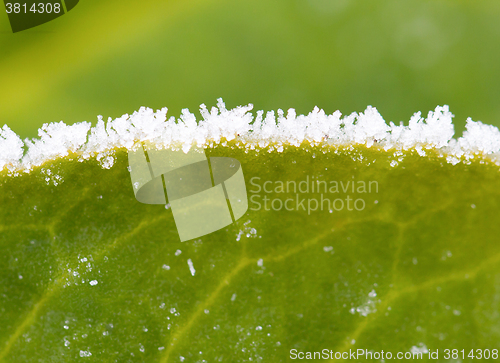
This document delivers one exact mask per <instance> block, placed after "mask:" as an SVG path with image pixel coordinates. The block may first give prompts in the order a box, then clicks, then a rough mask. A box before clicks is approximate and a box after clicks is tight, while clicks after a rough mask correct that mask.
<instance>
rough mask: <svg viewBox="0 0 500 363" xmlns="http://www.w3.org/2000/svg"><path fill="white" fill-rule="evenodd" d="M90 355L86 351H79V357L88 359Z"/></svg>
mask: <svg viewBox="0 0 500 363" xmlns="http://www.w3.org/2000/svg"><path fill="white" fill-rule="evenodd" d="M91 355H92V353H90V352H89V351H88V350H80V357H82V358H83V357H90V356H91Z"/></svg>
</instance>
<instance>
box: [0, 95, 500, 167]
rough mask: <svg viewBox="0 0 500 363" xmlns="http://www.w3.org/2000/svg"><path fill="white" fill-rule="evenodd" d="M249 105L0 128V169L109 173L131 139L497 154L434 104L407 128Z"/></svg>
mask: <svg viewBox="0 0 500 363" xmlns="http://www.w3.org/2000/svg"><path fill="white" fill-rule="evenodd" d="M252 108H253V106H252V105H251V104H250V105H247V106H240V107H236V108H234V109H232V110H227V109H226V106H225V104H224V102H223V101H222V99H219V100H218V102H217V107H212V108H211V109H210V110H208V108H207V107H206V106H205V105H201V106H200V114H201V116H202V119H200V120H197V119H196V116H195V115H194V114H193V113H191V112H190V111H189V110H188V109H184V110H182V113H181V116H180V118H179V119H178V120H176V119H175V118H174V117H170V118H169V119H168V120H167V109H166V108H163V109H161V110H157V111H156V112H154V111H153V110H152V109H150V108H146V107H141V108H140V109H139V110H138V111H136V112H134V113H133V114H132V115H128V114H125V115H123V116H121V117H119V118H117V119H115V120H112V119H108V121H107V122H104V121H103V118H102V116H99V117H98V122H97V125H96V126H95V127H91V125H90V123H88V122H81V123H77V124H74V125H71V126H68V125H66V124H64V123H63V122H62V121H61V122H58V123H51V124H44V125H43V126H42V128H41V129H40V130H39V131H38V135H39V137H40V138H39V139H33V140H28V139H26V140H24V142H23V141H22V140H21V139H20V138H19V136H17V135H16V134H15V133H14V132H13V131H12V130H11V129H10V128H9V127H8V126H6V125H5V126H3V128H1V129H0V170H2V169H4V168H8V169H9V170H10V171H12V172H16V171H26V172H28V171H30V170H31V169H32V168H33V167H34V166H38V165H42V164H43V163H45V162H46V161H49V160H54V159H56V158H59V157H63V156H66V155H68V154H69V153H77V154H78V155H79V156H80V157H81V158H83V159H88V158H90V157H92V156H96V157H97V159H98V160H103V162H102V163H101V165H102V166H103V167H106V168H110V167H112V165H113V163H112V161H114V159H113V160H110V156H109V155H110V152H111V153H112V151H113V149H115V148H126V149H132V148H133V147H134V145H136V144H137V143H138V142H145V143H147V144H151V145H155V146H156V147H160V148H164V147H174V148H180V149H182V150H184V152H187V151H188V150H189V149H190V148H191V147H192V146H193V145H197V146H199V147H207V146H209V145H212V144H214V143H215V144H216V143H219V142H221V141H224V140H226V141H231V140H237V141H238V142H241V144H242V145H243V147H245V148H246V149H247V150H255V149H257V150H260V149H263V148H267V147H269V150H268V151H272V150H276V151H278V152H282V151H283V145H285V144H287V145H294V146H299V145H301V143H302V142H304V141H307V142H310V143H313V144H318V143H323V142H324V143H328V144H333V145H334V146H335V145H336V146H349V145H356V144H357V145H366V146H367V147H372V146H373V145H375V144H377V145H379V146H381V147H383V148H384V149H385V150H389V149H396V150H408V149H414V150H415V151H416V152H417V153H418V154H419V155H421V156H425V155H426V151H425V150H429V149H434V150H437V151H438V152H439V153H440V154H441V155H442V156H444V157H445V158H446V160H447V162H449V163H451V164H457V163H459V162H460V161H464V160H466V161H467V160H469V159H470V158H472V157H473V156H474V155H475V154H481V155H483V156H484V155H489V156H490V157H492V159H494V160H498V159H499V158H498V157H499V156H500V131H499V130H498V128H496V127H494V126H491V125H485V124H483V123H481V122H474V121H472V120H471V119H470V118H469V119H468V120H467V125H466V128H467V131H466V132H465V133H464V136H463V137H461V138H459V139H453V134H454V129H453V123H452V118H453V114H451V112H450V111H449V108H448V106H438V107H436V109H435V110H434V111H430V112H429V113H428V115H427V118H425V119H424V118H422V117H421V113H420V112H417V113H415V114H414V115H413V116H412V117H411V119H410V122H409V125H408V126H404V125H402V124H401V125H395V124H394V123H392V122H390V123H389V124H387V123H386V121H385V120H384V119H383V118H382V116H381V115H380V113H379V112H378V111H377V109H376V108H374V107H371V106H369V107H368V108H367V109H366V110H365V111H364V112H363V113H359V114H358V113H352V114H350V115H346V116H344V117H342V114H341V113H340V111H335V112H334V113H333V114H331V115H327V114H326V113H325V112H324V111H323V110H321V109H319V108H317V107H315V108H314V109H313V110H312V111H311V112H310V113H309V114H308V115H297V114H296V112H295V110H294V109H289V110H288V111H287V113H286V115H285V112H284V111H283V110H278V111H277V114H276V113H275V112H274V111H270V112H267V113H266V114H265V115H264V112H263V111H258V112H257V113H256V114H255V115H254V114H252V113H251V112H250V111H251V110H252ZM111 159H112V157H111Z"/></svg>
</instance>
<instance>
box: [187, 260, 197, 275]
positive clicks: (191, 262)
mask: <svg viewBox="0 0 500 363" xmlns="http://www.w3.org/2000/svg"><path fill="white" fill-rule="evenodd" d="M187 263H188V266H189V272H191V275H192V276H194V274H195V273H196V270H195V269H194V266H193V261H191V259H190V258H188V260H187Z"/></svg>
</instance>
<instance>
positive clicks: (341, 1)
mask: <svg viewBox="0 0 500 363" xmlns="http://www.w3.org/2000/svg"><path fill="white" fill-rule="evenodd" d="M499 18H500V3H499V2H498V1H496V0H488V1H475V2H472V1H457V0H454V1H451V0H433V1H422V0H388V1H366V0H330V1H328V0H276V1H265V0H255V1H229V0H207V1H202V0H196V1H192V0H172V1H163V0H151V1H147V2H139V1H132V0H120V1H118V0H102V1H81V2H80V4H79V5H78V6H77V7H76V8H75V9H74V10H72V11H71V12H70V13H68V14H67V15H65V16H63V17H61V18H59V19H56V20H54V21H52V22H50V23H47V24H44V25H42V26H39V27H36V28H33V29H30V30H26V31H23V32H20V33H16V34H12V32H11V31H10V28H9V25H8V21H7V15H6V14H4V15H1V16H0V125H1V124H5V123H6V124H8V125H9V126H10V127H11V128H12V129H13V130H15V131H16V132H18V133H19V134H20V135H21V136H23V137H26V136H30V137H32V136H35V135H36V130H37V128H38V127H40V126H41V125H42V123H44V122H54V121H56V122H57V121H60V120H64V121H65V122H66V123H74V122H77V121H83V120H87V121H92V122H95V120H96V115H99V114H102V115H104V116H105V117H108V116H111V117H117V116H120V115H121V114H123V113H129V112H132V111H134V110H136V109H138V108H139V107H140V106H150V107H153V108H160V107H164V106H167V107H169V108H170V110H171V113H170V114H174V115H175V114H177V115H178V114H179V113H180V110H181V108H184V107H189V108H191V109H192V110H196V109H197V107H198V106H199V104H201V103H207V104H208V105H211V104H214V103H215V100H216V98H217V97H223V98H224V100H226V102H227V103H228V106H230V107H233V106H236V105H239V104H247V103H253V104H254V105H255V107H256V108H257V109H266V110H269V109H277V108H283V109H287V108H289V107H294V108H296V109H297V111H298V112H301V113H304V112H306V113H307V112H309V111H310V110H311V109H312V108H313V107H314V106H315V105H317V106H319V107H321V108H324V109H325V110H326V111H328V112H333V111H334V110H336V109H339V110H341V111H342V112H343V113H350V112H352V111H362V110H364V109H365V107H366V106H367V105H369V104H370V105H373V106H376V107H377V108H378V109H379V111H380V112H381V113H382V115H384V117H385V118H386V120H387V121H390V120H392V121H395V122H396V123H398V122H399V121H400V120H404V121H406V120H408V119H409V117H410V116H411V115H412V113H413V112H415V111H418V110H422V111H423V112H427V110H430V109H434V107H435V106H436V105H438V104H449V105H450V107H451V110H452V111H453V112H454V113H455V115H456V116H457V117H456V124H457V131H458V132H461V131H462V129H463V125H464V124H465V119H466V117H468V116H471V117H472V118H473V119H474V120H481V121H483V122H486V123H489V124H494V125H500V104H499V102H498V100H499V99H500V67H499V66H498V65H499V64H500V47H498V44H499V40H500V22H498V19H499Z"/></svg>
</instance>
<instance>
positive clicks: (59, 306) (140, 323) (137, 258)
mask: <svg viewBox="0 0 500 363" xmlns="http://www.w3.org/2000/svg"><path fill="white" fill-rule="evenodd" d="M206 154H207V156H209V157H213V156H226V157H227V156H229V157H234V158H236V159H237V160H239V161H240V162H241V164H242V169H243V172H244V175H245V180H246V183H247V190H248V197H249V198H250V202H249V210H248V211H247V213H246V214H245V215H244V216H243V217H242V218H241V219H239V220H238V221H237V222H236V223H234V224H232V225H229V226H228V227H225V228H223V229H221V230H218V231H216V232H214V233H211V234H209V235H206V236H203V237H201V238H198V239H195V240H191V241H187V242H184V243H181V242H180V240H179V236H178V233H177V230H176V226H175V223H174V220H173V216H172V211H171V209H166V208H165V206H164V205H147V204H141V203H139V202H137V201H136V200H135V198H134V193H133V189H132V185H131V181H130V176H129V172H128V170H127V166H128V165H127V154H126V150H124V149H116V150H115V155H114V157H115V163H114V165H113V167H112V168H110V169H109V170H108V169H103V168H102V167H101V166H100V163H99V162H98V161H97V160H96V159H95V158H90V159H89V160H80V159H79V156H78V155H76V154H71V155H69V156H68V157H65V158H59V159H57V160H54V161H49V162H47V163H45V164H44V165H42V166H41V167H36V168H34V169H33V170H32V171H31V172H30V173H21V174H20V175H17V176H12V175H10V176H9V175H7V172H6V171H4V172H3V173H2V176H1V179H0V180H1V181H0V191H1V194H0V203H1V204H0V205H1V209H0V222H1V225H0V231H1V234H0V247H1V249H2V254H1V257H0V326H1V327H2V328H1V329H0V362H39V361H51V362H70V361H76V360H78V359H83V361H85V360H84V359H88V360H89V361H96V362H115V361H116V362H181V361H185V362H217V361H222V362H246V361H250V360H252V361H265V362H282V361H287V360H289V359H290V357H291V353H290V351H291V350H292V349H296V350H297V352H299V351H301V352H306V351H311V352H314V351H318V352H320V351H321V350H323V349H328V350H329V351H330V350H331V351H332V352H333V353H332V354H335V352H346V351H347V352H348V351H349V349H367V350H373V351H374V352H380V351H381V350H384V351H385V352H392V353H393V354H394V355H395V354H396V353H397V352H409V351H410V350H411V349H412V347H414V348H413V349H414V350H415V349H416V348H415V347H417V348H420V349H422V350H424V348H425V347H426V348H428V349H429V350H431V351H435V350H436V349H439V354H440V356H439V359H441V360H443V359H444V354H445V352H444V349H455V348H456V349H459V350H461V349H466V351H467V352H468V350H470V349H473V348H474V349H490V350H491V349H497V348H498V342H499V341H500V330H499V329H498V327H499V326H500V314H499V313H498V312H499V311H500V299H499V296H500V268H499V267H498V266H499V262H500V246H499V244H498V236H499V235H500V223H498V219H499V217H498V215H499V212H500V196H499V190H500V178H499V170H498V166H497V165H495V164H494V163H493V162H490V161H488V159H485V158H482V157H476V158H474V159H472V161H470V162H469V163H466V162H462V163H458V164H456V165H451V164H449V163H447V162H446V160H445V157H443V156H439V155H438V153H437V152H433V151H432V150H429V151H428V152H427V156H425V157H422V156H419V155H418V154H417V152H416V151H414V150H409V151H405V152H403V153H402V154H401V155H399V156H398V157H397V160H399V161H398V165H397V166H391V162H392V161H393V160H394V159H395V157H394V152H393V151H384V150H383V149H381V148H377V147H372V148H369V149H368V148H366V147H364V146H356V147H352V146H349V147H338V146H332V145H330V146H310V145H308V144H302V146H301V147H294V146H287V147H285V148H284V150H283V152H281V153H278V152H266V151H265V150H261V151H249V152H248V151H247V152H246V151H244V150H243V149H242V148H238V147H236V146H235V144H234V143H229V144H227V146H222V145H220V144H219V145H216V146H213V147H209V148H208V149H207V150H206ZM393 165H394V163H393ZM256 177H258V178H260V179H253V180H252V178H256ZM308 178H309V180H311V183H310V184H311V185H312V184H313V183H312V180H313V179H314V180H316V179H318V180H324V181H328V182H332V181H338V182H339V183H340V182H343V183H347V182H353V181H356V183H357V184H356V188H357V187H358V186H359V185H361V184H359V183H360V182H365V183H366V185H368V183H369V182H370V181H372V182H376V184H372V190H371V193H368V192H367V193H361V192H358V191H357V190H356V191H355V192H354V193H353V192H352V190H349V191H347V192H346V193H344V192H342V191H340V192H339V193H327V194H325V195H324V196H325V197H327V198H330V199H331V200H334V199H338V198H340V199H344V200H345V198H346V197H347V196H348V195H349V196H350V197H352V198H353V200H356V199H362V200H363V201H364V202H365V204H366V206H365V208H364V209H363V210H359V211H358V210H355V209H354V208H352V207H351V208H352V209H354V210H347V207H345V208H344V209H342V210H338V211H337V210H334V209H333V208H331V209H332V210H331V211H330V210H327V209H324V210H322V211H321V210H318V211H311V212H310V213H308V211H307V210H305V211H304V210H293V211H287V210H285V209H281V210H272V209H271V210H264V209H261V210H252V209H256V204H255V203H253V202H251V201H252V199H251V198H252V197H253V201H256V200H260V201H262V200H263V199H262V198H263V197H268V198H269V199H270V200H275V199H279V200H282V201H284V200H286V199H287V198H295V197H296V195H295V194H294V193H292V192H291V193H276V192H274V191H273V192H271V193H267V194H266V193H264V192H263V191H261V192H259V193H256V192H255V191H256V190H257V189H258V187H257V186H256V185H255V184H258V185H260V186H261V187H262V186H263V183H264V182H265V181H271V182H273V183H268V184H267V185H266V187H267V188H268V190H269V188H270V187H273V188H274V187H275V186H277V185H278V184H279V183H278V184H277V183H274V182H275V181H285V182H286V181H296V182H297V183H298V182H300V181H305V180H308ZM344 185H345V184H344ZM375 185H376V186H377V188H378V192H377V191H376V189H375ZM303 186H304V185H303ZM297 195H298V197H299V198H303V199H306V200H307V199H315V198H319V197H320V194H318V193H317V192H312V190H309V192H308V193H298V194H297ZM259 198H260V199H259ZM274 203H275V206H277V205H278V204H279V202H274ZM338 203H339V202H338ZM358 203H359V204H358V207H359V206H360V205H361V204H360V202H358ZM306 205H307V202H306ZM289 206H291V204H289ZM338 206H339V204H337V207H338ZM188 260H190V261H191V262H192V265H193V267H194V269H195V273H194V275H192V273H191V272H190V268H189V266H188V262H187V261H188ZM465 360H467V358H466V359H465Z"/></svg>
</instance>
